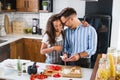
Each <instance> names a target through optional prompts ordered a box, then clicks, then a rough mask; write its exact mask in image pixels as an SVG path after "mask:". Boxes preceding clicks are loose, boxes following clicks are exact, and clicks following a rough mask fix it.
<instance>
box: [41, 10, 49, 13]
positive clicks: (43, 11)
mask: <svg viewBox="0 0 120 80" xmlns="http://www.w3.org/2000/svg"><path fill="white" fill-rule="evenodd" d="M39 12H42V13H48V12H49V11H48V10H39Z"/></svg>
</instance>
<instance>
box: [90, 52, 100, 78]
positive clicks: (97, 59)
mask: <svg viewBox="0 0 120 80" xmlns="http://www.w3.org/2000/svg"><path fill="white" fill-rule="evenodd" d="M101 57H102V54H98V56H97V58H96V62H95V66H94V68H93V72H92V74H91V78H90V80H95V78H96V73H97V70H98V66H99V60H100V58H101Z"/></svg>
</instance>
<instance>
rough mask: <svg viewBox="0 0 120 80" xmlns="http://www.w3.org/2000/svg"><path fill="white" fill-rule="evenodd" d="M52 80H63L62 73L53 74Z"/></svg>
mask: <svg viewBox="0 0 120 80" xmlns="http://www.w3.org/2000/svg"><path fill="white" fill-rule="evenodd" d="M52 80H62V74H60V73H55V74H53V75H52Z"/></svg>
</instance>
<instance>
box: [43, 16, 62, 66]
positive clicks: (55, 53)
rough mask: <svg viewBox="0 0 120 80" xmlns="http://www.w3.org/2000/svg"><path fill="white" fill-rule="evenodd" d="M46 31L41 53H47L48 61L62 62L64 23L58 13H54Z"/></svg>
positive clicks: (52, 62)
mask: <svg viewBox="0 0 120 80" xmlns="http://www.w3.org/2000/svg"><path fill="white" fill-rule="evenodd" d="M46 27H47V28H46V32H45V35H44V37H43V40H42V45H41V54H45V55H46V63H51V64H61V63H62V60H61V58H60V56H61V54H62V46H63V25H62V23H61V21H60V19H59V17H58V14H54V15H52V16H51V17H50V18H49V19H48V22H47V26H46Z"/></svg>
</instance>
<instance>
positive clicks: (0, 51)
mask: <svg viewBox="0 0 120 80" xmlns="http://www.w3.org/2000/svg"><path fill="white" fill-rule="evenodd" d="M8 58H10V45H9V44H8V45H5V46H2V47H0V62H1V61H3V60H5V59H8Z"/></svg>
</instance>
